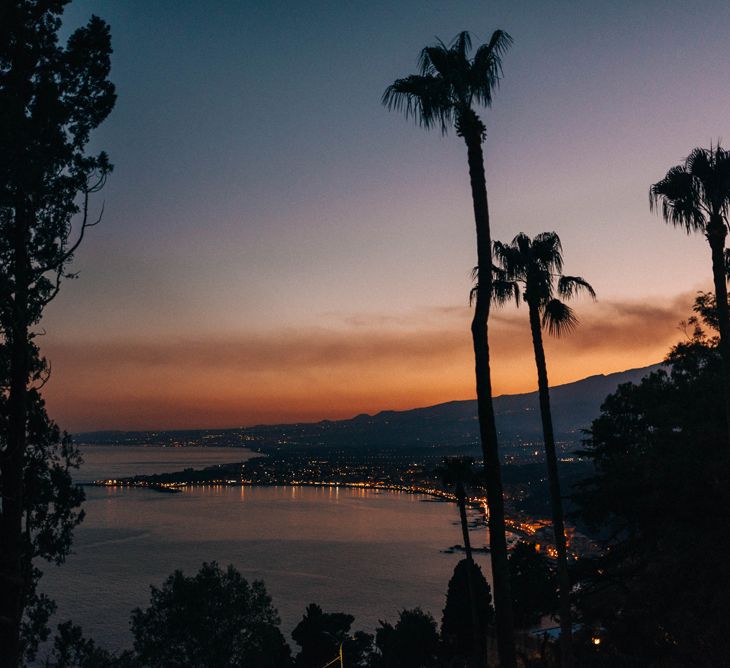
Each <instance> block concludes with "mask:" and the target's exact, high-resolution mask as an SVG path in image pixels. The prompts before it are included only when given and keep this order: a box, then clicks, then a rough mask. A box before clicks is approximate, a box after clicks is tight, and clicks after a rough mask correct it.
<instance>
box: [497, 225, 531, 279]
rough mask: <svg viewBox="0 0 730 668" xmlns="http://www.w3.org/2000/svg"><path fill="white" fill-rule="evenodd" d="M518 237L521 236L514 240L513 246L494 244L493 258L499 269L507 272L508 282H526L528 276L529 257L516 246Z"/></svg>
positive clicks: (498, 242) (499, 242)
mask: <svg viewBox="0 0 730 668" xmlns="http://www.w3.org/2000/svg"><path fill="white" fill-rule="evenodd" d="M523 236H524V235H523ZM518 237H519V235H518V236H517V237H515V238H514V239H513V240H512V243H511V244H505V243H502V242H501V241H495V242H493V243H492V256H493V257H494V259H495V261H496V262H497V265H498V266H499V268H500V269H501V270H502V271H504V272H505V279H506V280H511V281H516V280H524V278H525V275H526V271H527V256H526V255H525V254H524V253H523V252H521V250H520V248H519V247H518V246H517V244H516V241H517V239H518Z"/></svg>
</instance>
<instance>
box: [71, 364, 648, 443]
mask: <svg viewBox="0 0 730 668" xmlns="http://www.w3.org/2000/svg"><path fill="white" fill-rule="evenodd" d="M660 366H661V365H660V364H654V365H652V366H648V367H643V368H641V369H630V370H628V371H621V372H619V373H611V374H607V375H597V376H590V377H588V378H584V379H583V380H578V381H576V382H574V383H567V384H565V385H557V386H555V387H553V388H551V389H550V401H551V406H552V410H553V422H554V427H555V437H556V440H557V441H563V442H565V444H566V446H567V445H575V444H576V443H577V442H579V441H580V440H581V438H582V430H583V429H586V428H587V427H589V426H590V424H591V422H592V421H593V419H594V418H596V417H598V414H599V412H600V406H601V404H602V403H603V400H604V399H605V398H606V397H607V396H608V395H609V394H611V393H612V392H614V391H615V390H616V388H617V387H618V386H619V385H620V384H621V383H629V382H634V383H635V382H638V381H640V380H641V379H642V378H643V377H644V376H647V375H648V374H649V373H651V372H652V371H656V370H657V369H658V368H660ZM494 410H495V413H496V418H497V429H498V431H499V437H500V446H502V449H503V451H504V452H505V453H509V451H510V449H515V448H522V447H524V446H525V445H528V446H529V445H531V442H532V441H540V442H541V439H542V426H541V424H540V411H539V404H538V396H537V392H528V393H526V394H506V395H502V396H499V397H495V399H494ZM76 440H77V441H78V442H81V443H103V444H118V445H138V444H145V443H157V444H163V445H208V446H213V445H245V446H249V447H257V446H260V447H262V448H263V449H272V448H274V449H279V448H281V449H283V448H299V447H302V448H317V449H328V448H338V449H348V448H366V449H377V448H387V449H393V448H419V449H420V448H424V447H426V448H438V449H451V448H459V449H461V450H469V449H475V446H477V445H478V443H479V423H478V421H477V403H476V400H467V401H449V402H447V403H444V404H437V405H436V406H428V407H426V408H414V409H411V410H405V411H381V412H380V413H377V414H375V415H365V414H362V415H358V416H356V417H354V418H350V419H348V420H322V421H321V422H312V423H298V424H278V425H258V426H255V427H250V428H246V429H208V430H179V431H156V432H149V431H145V432H109V431H107V432H92V433H86V434H78V435H77V436H76ZM475 452H476V450H475Z"/></svg>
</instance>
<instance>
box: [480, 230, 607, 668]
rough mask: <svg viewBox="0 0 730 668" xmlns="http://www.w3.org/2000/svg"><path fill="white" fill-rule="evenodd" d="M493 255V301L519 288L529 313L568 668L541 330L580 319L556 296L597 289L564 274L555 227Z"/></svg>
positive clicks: (565, 590)
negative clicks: (552, 230) (553, 230)
mask: <svg viewBox="0 0 730 668" xmlns="http://www.w3.org/2000/svg"><path fill="white" fill-rule="evenodd" d="M494 260H495V267H494V269H493V273H494V280H493V283H492V292H493V299H494V301H495V303H497V304H498V305H503V304H505V303H506V302H508V301H511V300H514V301H515V303H516V304H517V305H518V306H519V304H520V294H521V293H522V298H523V299H524V300H525V302H526V303H527V310H528V315H529V319H530V331H531V333H532V347H533V351H534V354H535V365H536V366H537V386H538V394H539V397H540V417H541V419H542V433H543V438H544V441H545V460H546V462H547V470H548V482H549V485H550V500H551V506H552V516H553V532H554V536H555V548H556V550H557V563H558V576H559V582H560V644H561V654H560V656H561V663H562V665H563V667H564V668H566V667H568V666H570V665H572V655H573V652H572V649H571V645H572V642H571V636H572V626H573V625H572V621H571V611H570V591H571V584H570V574H569V572H568V555H567V547H566V538H565V519H564V516H563V498H562V495H561V492H560V476H559V474H558V458H557V455H556V452H555V434H554V431H553V418H552V414H551V411H550V389H549V386H548V376H547V362H546V361H545V347H544V345H543V340H542V330H543V329H546V330H547V331H548V332H549V333H550V334H553V335H554V336H560V335H561V334H565V333H566V332H570V331H571V330H572V329H574V328H575V326H576V325H577V323H578V320H577V319H576V317H575V315H574V314H573V310H572V309H571V308H570V307H569V306H568V305H567V304H565V303H564V302H562V301H560V299H559V298H558V297H562V298H563V299H569V298H571V297H573V296H575V294H576V293H578V292H580V291H585V292H587V293H588V294H589V295H591V297H593V298H595V296H596V295H595V292H594V291H593V288H592V287H591V286H590V285H589V284H588V283H587V282H586V281H585V280H583V279H582V278H580V277H579V276H565V275H563V273H562V271H563V253H562V246H561V244H560V237H558V235H557V234H556V233H555V232H543V233H542V234H538V235H537V236H536V237H535V238H534V239H530V237H528V236H527V235H526V234H518V235H517V236H516V237H515V238H514V239H513V240H512V243H510V244H504V243H502V242H500V241H495V242H494ZM515 614H516V613H515Z"/></svg>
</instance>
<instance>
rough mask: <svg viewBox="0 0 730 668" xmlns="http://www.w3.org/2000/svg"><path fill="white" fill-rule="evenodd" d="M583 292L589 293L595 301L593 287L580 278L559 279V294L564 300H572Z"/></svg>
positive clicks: (562, 277) (567, 277) (565, 277)
mask: <svg viewBox="0 0 730 668" xmlns="http://www.w3.org/2000/svg"><path fill="white" fill-rule="evenodd" d="M581 291H584V292H587V293H588V294H589V295H590V296H591V297H592V298H593V299H595V298H596V291H595V290H594V289H593V286H591V284H590V283H588V281H586V280H585V279H583V278H581V277H580V276H561V277H560V278H559V279H558V294H559V295H560V296H561V297H562V298H563V299H572V298H573V297H575V296H576V295H577V294H578V293H579V292H581Z"/></svg>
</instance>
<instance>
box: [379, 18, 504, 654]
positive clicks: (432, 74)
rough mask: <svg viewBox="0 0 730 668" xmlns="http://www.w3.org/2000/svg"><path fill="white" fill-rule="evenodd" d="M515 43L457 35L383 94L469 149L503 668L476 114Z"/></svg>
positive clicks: (499, 35)
mask: <svg viewBox="0 0 730 668" xmlns="http://www.w3.org/2000/svg"><path fill="white" fill-rule="evenodd" d="M511 43H512V38H511V37H510V36H509V35H508V34H507V33H506V32H504V31H502V30H497V31H495V32H494V33H493V34H492V37H491V39H490V40H489V42H488V43H486V44H483V45H481V46H480V47H479V48H478V49H477V50H476V52H475V54H474V57H473V58H472V59H470V58H469V51H470V49H471V38H470V36H469V33H468V32H462V33H460V34H459V35H457V37H456V38H455V39H454V41H453V42H452V44H451V45H450V46H446V45H445V44H444V43H443V42H441V41H439V42H438V43H437V44H436V45H434V46H428V47H426V48H425V49H423V51H422V52H421V57H420V70H421V71H420V74H414V75H411V76H408V77H405V78H403V79H397V80H396V81H395V82H393V84H391V85H390V86H389V87H388V88H387V89H386V91H385V93H384V94H383V104H384V105H385V106H387V107H388V108H389V109H396V110H399V111H403V112H405V114H406V116H413V117H414V118H415V119H416V121H417V122H418V123H420V124H421V125H422V126H423V127H425V128H427V129H428V128H432V127H439V128H440V129H441V131H442V132H443V133H446V131H447V129H448V127H449V126H450V125H452V124H453V125H454V126H455V128H456V133H457V135H458V136H459V137H462V138H463V139H464V142H465V143H466V147H467V157H468V162H469V177H470V181H471V193H472V201H473V209H474V221H475V223H476V237H477V266H478V269H479V271H480V275H481V276H482V278H483V280H482V281H481V282H480V287H479V290H478V291H477V293H476V305H475V309H474V318H473V320H472V325H471V331H472V339H473V343H474V358H475V371H476V387H477V402H478V414H479V426H480V435H481V443H482V450H483V454H484V467H485V474H486V487H487V503H488V505H489V544H490V548H491V558H492V576H493V578H494V599H495V607H496V611H497V638H498V645H499V656H500V661H501V663H502V668H514V667H515V665H516V663H515V662H516V658H515V647H514V633H513V621H512V611H511V600H512V599H511V594H510V591H509V571H508V567H507V541H506V536H505V525H504V499H503V490H502V478H501V474H500V468H499V467H500V461H499V448H498V443H497V429H496V425H495V421H494V407H493V406H492V380H491V372H490V368H489V337H488V330H487V326H488V319H489V304H490V300H491V280H492V277H491V266H492V241H491V231H490V227H489V206H488V203H487V184H486V179H485V176H484V157H483V153H482V143H483V142H484V139H485V138H486V134H487V130H486V126H485V125H484V123H483V122H482V120H481V119H480V118H479V116H478V115H477V113H476V111H475V109H474V107H475V106H476V105H483V106H487V107H488V106H490V105H491V103H492V94H493V92H494V90H495V88H496V87H497V86H498V84H499V80H500V77H501V75H502V55H503V54H504V53H505V51H506V50H507V49H508V48H509V46H510V44H511Z"/></svg>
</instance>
